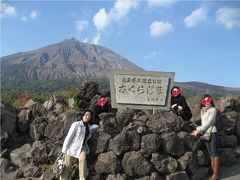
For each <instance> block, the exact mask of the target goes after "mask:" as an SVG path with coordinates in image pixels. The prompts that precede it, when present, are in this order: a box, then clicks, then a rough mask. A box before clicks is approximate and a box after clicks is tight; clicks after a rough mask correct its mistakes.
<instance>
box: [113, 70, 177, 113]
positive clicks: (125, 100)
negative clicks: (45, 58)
mask: <svg viewBox="0 0 240 180" xmlns="http://www.w3.org/2000/svg"><path fill="white" fill-rule="evenodd" d="M174 76H175V73H174V72H152V71H128V70H113V71H112V72H111V73H110V88H111V98H112V107H113V108H132V109H165V110H167V109H169V106H170V99H171V95H170V89H171V87H172V86H173V82H174Z"/></svg>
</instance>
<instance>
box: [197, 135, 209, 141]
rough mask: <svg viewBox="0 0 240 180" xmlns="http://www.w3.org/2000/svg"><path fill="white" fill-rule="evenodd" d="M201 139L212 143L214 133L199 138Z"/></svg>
mask: <svg viewBox="0 0 240 180" xmlns="http://www.w3.org/2000/svg"><path fill="white" fill-rule="evenodd" d="M199 138H200V139H201V140H203V141H211V139H212V133H209V135H202V136H199Z"/></svg>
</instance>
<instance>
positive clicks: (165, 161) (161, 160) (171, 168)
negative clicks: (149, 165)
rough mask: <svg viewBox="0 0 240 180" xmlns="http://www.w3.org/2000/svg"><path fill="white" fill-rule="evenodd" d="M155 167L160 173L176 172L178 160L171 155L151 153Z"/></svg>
mask: <svg viewBox="0 0 240 180" xmlns="http://www.w3.org/2000/svg"><path fill="white" fill-rule="evenodd" d="M151 161H152V162H153V164H154V166H155V168H156V169H157V170H158V171H159V172H161V173H173V172H176V170H177V167H178V162H177V160H176V159H174V158H173V157H171V156H169V155H167V154H159V153H154V154H152V160H151Z"/></svg>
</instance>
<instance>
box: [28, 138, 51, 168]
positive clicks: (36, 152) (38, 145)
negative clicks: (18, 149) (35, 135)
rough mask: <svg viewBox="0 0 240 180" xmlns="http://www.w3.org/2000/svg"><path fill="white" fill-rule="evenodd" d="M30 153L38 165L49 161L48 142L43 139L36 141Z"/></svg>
mask: <svg viewBox="0 0 240 180" xmlns="http://www.w3.org/2000/svg"><path fill="white" fill-rule="evenodd" d="M30 154H31V158H32V161H33V163H35V164H37V165H38V164H42V163H48V155H47V147H46V143H44V142H41V141H36V142H34V143H33V145H32V149H31V151H30Z"/></svg>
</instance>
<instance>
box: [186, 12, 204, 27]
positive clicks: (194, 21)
mask: <svg viewBox="0 0 240 180" xmlns="http://www.w3.org/2000/svg"><path fill="white" fill-rule="evenodd" d="M207 12H208V10H207V9H206V8H204V7H200V8H198V9H196V10H194V11H193V12H192V13H191V14H190V15H189V16H187V17H186V18H185V19H184V23H185V25H186V26H187V27H195V26H197V25H199V24H200V23H201V22H203V21H205V20H207Z"/></svg>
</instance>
